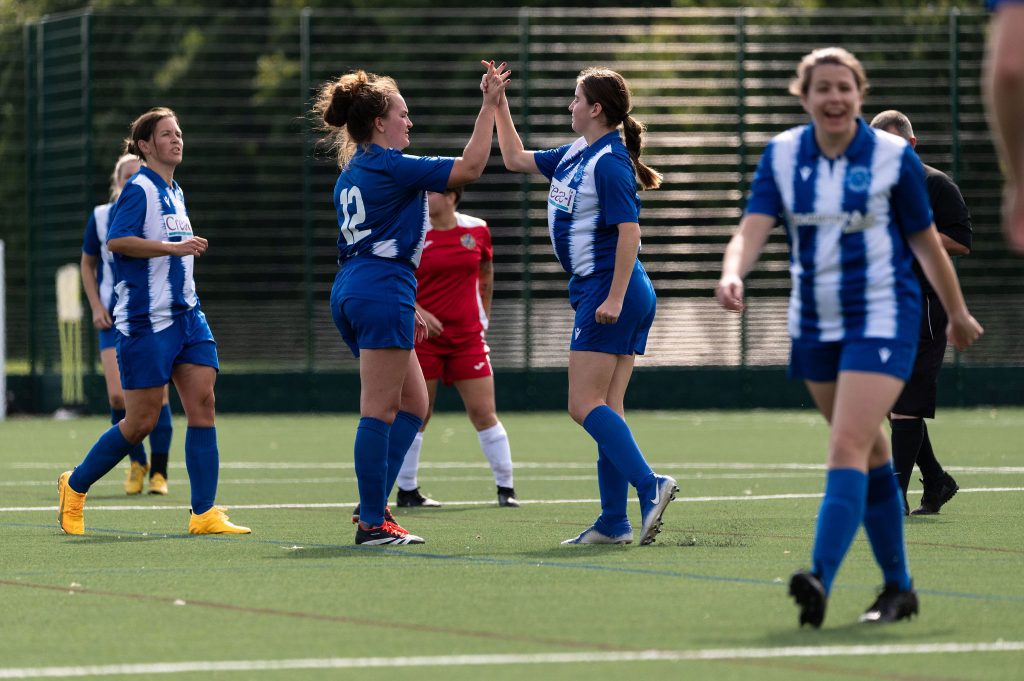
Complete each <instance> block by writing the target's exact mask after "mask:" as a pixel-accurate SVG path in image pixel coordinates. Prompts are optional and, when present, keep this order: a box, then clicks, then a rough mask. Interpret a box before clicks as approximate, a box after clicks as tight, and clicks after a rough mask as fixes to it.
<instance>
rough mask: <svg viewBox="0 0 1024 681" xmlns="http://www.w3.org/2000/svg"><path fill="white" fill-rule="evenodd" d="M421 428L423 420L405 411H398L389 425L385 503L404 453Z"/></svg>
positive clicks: (396, 476) (396, 477)
mask: <svg viewBox="0 0 1024 681" xmlns="http://www.w3.org/2000/svg"><path fill="white" fill-rule="evenodd" d="M421 426H423V419H421V418H420V417H419V416H416V415H415V414H410V413H409V412H407V411H400V412H398V413H397V414H395V421H394V423H392V424H391V432H390V434H389V435H388V473H387V478H386V479H385V484H386V486H385V488H384V489H385V493H384V499H385V501H386V500H387V499H388V497H390V496H391V489H392V488H393V487H394V486H395V480H397V479H398V473H399V472H400V471H401V470H402V462H403V461H405V453H406V452H408V451H409V447H410V446H412V441H413V440H414V439H415V438H416V433H418V432H420V427H421Z"/></svg>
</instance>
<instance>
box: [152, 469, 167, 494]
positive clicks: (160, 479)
mask: <svg viewBox="0 0 1024 681" xmlns="http://www.w3.org/2000/svg"><path fill="white" fill-rule="evenodd" d="M149 493H150V494H167V478H165V477H164V476H163V475H161V474H160V473H153V475H152V476H151V477H150V478H149Z"/></svg>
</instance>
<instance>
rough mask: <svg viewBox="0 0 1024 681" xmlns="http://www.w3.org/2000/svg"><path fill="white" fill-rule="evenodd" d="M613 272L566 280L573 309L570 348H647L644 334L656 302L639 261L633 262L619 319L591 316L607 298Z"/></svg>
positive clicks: (618, 351)
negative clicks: (601, 319)
mask: <svg viewBox="0 0 1024 681" xmlns="http://www.w3.org/2000/svg"><path fill="white" fill-rule="evenodd" d="M612 274H613V273H612V272H610V271H608V272H596V273H594V274H591V275H590V276H587V277H573V278H572V279H570V280H569V304H570V305H572V309H574V310H576V319H575V320H574V321H573V330H572V337H571V338H570V340H569V349H570V350H582V351H586V352H605V353H608V354H610V355H633V354H636V355H642V354H644V351H645V350H646V349H647V334H648V332H649V331H650V330H651V324H653V323H654V313H655V311H656V309H657V306H658V303H657V298H656V297H655V295H654V286H653V285H652V284H651V280H650V278H649V277H648V276H647V272H645V271H644V268H643V266H642V265H641V264H640V261H639V260H637V261H636V264H635V265H633V274H632V275H631V276H630V278H629V286H627V287H626V297H625V299H624V300H623V301H622V312H621V313H620V314H619V319H618V321H617V322H615V323H614V324H598V323H597V321H596V320H595V319H594V313H595V312H597V308H598V307H599V306H600V305H601V303H603V302H604V301H605V299H607V298H608V291H609V290H610V289H611V286H612Z"/></svg>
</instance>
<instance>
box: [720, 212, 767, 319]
mask: <svg viewBox="0 0 1024 681" xmlns="http://www.w3.org/2000/svg"><path fill="white" fill-rule="evenodd" d="M776 222H777V220H776V218H775V216H773V215H762V214H760V213H748V214H747V215H744V216H743V219H742V220H741V221H740V228H739V230H738V231H737V232H736V234H734V235H733V237H732V239H730V240H729V245H728V246H726V248H725V256H724V257H723V258H722V276H721V278H720V279H719V280H718V286H716V287H715V297H716V298H718V303H719V304H720V305H721V306H722V307H724V308H725V309H726V310H732V311H733V312H743V309H744V304H743V278H744V277H745V276H747V274H748V273H749V272H750V270H751V269H753V267H754V263H755V262H757V259H758V257H759V256H760V255H761V251H762V250H763V249H764V245H765V242H767V241H768V235H769V234H771V232H772V230H773V229H774V228H775V224H776Z"/></svg>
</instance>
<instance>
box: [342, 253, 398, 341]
mask: <svg viewBox="0 0 1024 681" xmlns="http://www.w3.org/2000/svg"><path fill="white" fill-rule="evenodd" d="M331 315H332V316H333V317H334V325H335V326H337V327H338V331H340V332H341V338H342V340H344V341H345V344H346V345H348V347H349V349H350V350H352V354H353V355H354V356H356V357H358V356H359V350H360V349H364V350H377V349H383V348H402V349H404V350H412V348H413V345H414V343H413V340H414V338H415V325H416V321H415V320H416V273H415V272H414V271H413V269H412V267H411V266H409V265H408V264H406V263H404V262H401V261H398V260H385V259H383V258H360V257H356V258H351V259H349V260H346V261H345V263H344V264H343V265H342V267H341V269H339V270H338V274H337V275H336V276H335V277H334V287H333V288H332V289H331Z"/></svg>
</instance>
